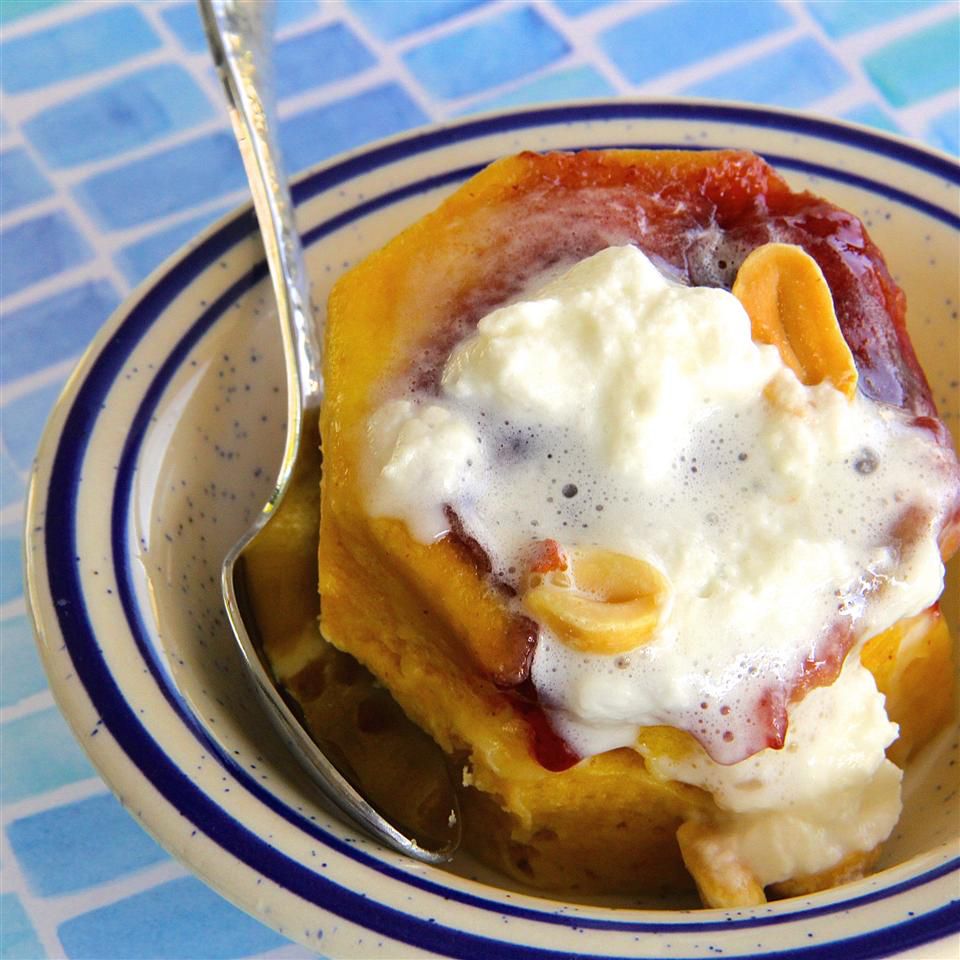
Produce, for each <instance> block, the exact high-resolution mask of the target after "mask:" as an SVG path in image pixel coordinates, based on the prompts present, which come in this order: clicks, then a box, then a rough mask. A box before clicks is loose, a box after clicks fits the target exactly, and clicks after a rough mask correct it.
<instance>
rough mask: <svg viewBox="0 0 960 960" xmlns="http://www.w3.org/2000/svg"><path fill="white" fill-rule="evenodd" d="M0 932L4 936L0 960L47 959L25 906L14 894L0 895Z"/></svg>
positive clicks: (0, 946) (0, 948)
mask: <svg viewBox="0 0 960 960" xmlns="http://www.w3.org/2000/svg"><path fill="white" fill-rule="evenodd" d="M0 931H2V934H3V942H2V943H0V960H38V958H40V957H46V955H47V954H46V952H45V951H44V949H43V947H42V946H40V941H39V940H38V939H37V932H36V931H35V930H34V929H33V926H32V925H31V923H30V918H29V917H28V916H27V912H26V911H25V910H24V909H23V904H22V903H21V902H20V900H19V899H18V898H17V896H16V895H15V894H13V893H4V894H0Z"/></svg>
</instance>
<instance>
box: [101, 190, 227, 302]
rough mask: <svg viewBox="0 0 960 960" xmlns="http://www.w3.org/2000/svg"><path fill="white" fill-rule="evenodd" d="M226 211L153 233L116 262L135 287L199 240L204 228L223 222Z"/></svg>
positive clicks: (221, 209)
mask: <svg viewBox="0 0 960 960" xmlns="http://www.w3.org/2000/svg"><path fill="white" fill-rule="evenodd" d="M226 209H227V208H226V207H218V208H217V209H216V210H211V211H209V212H208V213H205V214H203V215H202V216H199V217H191V218H190V219H189V220H185V221H184V222H183V223H178V224H177V225H176V226H173V227H167V228H166V229H164V230H158V231H157V232H156V233H151V234H149V235H148V236H146V237H144V238H143V239H142V240H138V241H137V242H136V243H131V244H129V245H128V246H126V247H122V248H121V249H120V250H119V251H117V253H116V255H115V256H114V260H115V261H116V263H117V266H118V267H120V269H121V270H122V271H123V275H124V276H125V277H126V278H127V280H129V281H130V283H131V284H137V283H139V282H140V281H141V280H143V278H144V277H146V276H148V275H149V274H150V273H151V272H152V271H153V270H154V269H155V268H156V267H158V266H160V264H161V263H163V261H164V260H166V259H167V257H169V256H170V254H172V253H175V252H176V251H177V250H179V249H180V248H181V247H182V246H184V244H186V243H188V242H189V241H190V240H192V239H193V238H194V237H195V236H197V235H198V234H199V233H200V232H201V231H202V230H203V228H204V227H206V226H209V225H210V224H211V223H213V221H214V220H217V219H219V218H220V217H221V216H222V215H223V214H224V213H225V212H226Z"/></svg>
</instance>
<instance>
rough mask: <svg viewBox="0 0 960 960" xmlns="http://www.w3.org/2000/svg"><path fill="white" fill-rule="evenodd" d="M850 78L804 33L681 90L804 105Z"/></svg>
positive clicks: (789, 104)
mask: <svg viewBox="0 0 960 960" xmlns="http://www.w3.org/2000/svg"><path fill="white" fill-rule="evenodd" d="M849 80H850V75H849V73H847V71H846V69H845V68H844V67H843V66H842V65H841V64H840V63H839V62H838V61H837V60H835V59H834V57H833V55H832V54H831V53H830V52H829V51H827V50H825V49H824V48H823V47H821V46H820V45H819V44H818V43H817V41H816V40H813V39H812V38H810V37H804V38H803V39H801V40H797V41H796V42H794V43H792V44H790V45H789V46H787V47H782V48H780V49H779V50H775V51H774V52H773V53H769V54H767V55H766V56H764V57H760V58H758V59H756V60H751V61H750V62H749V63H746V64H743V65H742V66H739V67H735V68H734V69H733V70H727V71H725V72H723V73H720V74H717V75H716V76H713V77H710V78H709V79H707V80H703V81H701V82H700V83H695V84H693V85H692V86H689V87H687V88H686V89H685V90H684V91H683V92H684V93H686V94H690V95H692V96H696V97H713V98H716V99H720V100H738V99H740V100H749V101H750V102H751V103H766V104H771V105H775V106H780V107H804V106H806V105H807V104H809V103H813V102H814V101H815V100H819V99H820V98H821V97H825V96H828V95H829V94H831V93H834V92H836V91H837V90H839V89H841V88H842V87H843V86H845V85H846V84H847V83H848V82H849Z"/></svg>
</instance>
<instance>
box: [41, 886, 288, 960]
mask: <svg viewBox="0 0 960 960" xmlns="http://www.w3.org/2000/svg"><path fill="white" fill-rule="evenodd" d="M59 934H60V940H61V942H62V943H63V945H64V947H65V948H66V951H67V954H68V955H69V956H70V957H71V958H75V960H129V958H130V957H138V958H157V960H197V957H198V955H202V956H203V958H204V960H221V958H222V960H227V958H229V957H237V956H245V955H249V954H250V953H255V952H257V951H262V950H269V949H271V948H273V947H278V946H281V945H282V944H284V943H286V940H285V938H283V937H281V936H279V935H278V934H276V933H273V931H271V930H268V929H267V928H266V927H264V926H263V925H262V924H259V923H257V922H256V921H254V920H251V919H250V918H249V917H247V916H245V915H244V914H242V913H240V912H239V911H238V910H236V909H235V908H234V907H231V906H230V905H229V904H227V902H226V901H225V900H222V899H220V897H218V896H217V895H216V894H215V893H213V891H211V890H210V889H209V888H207V887H205V886H204V885H203V884H202V883H201V882H200V881H199V880H194V879H193V878H192V877H190V878H184V879H182V880H174V881H171V882H170V883H165V884H163V885H162V886H159V887H155V888H154V889H152V890H149V891H147V892H146V893H141V894H137V895H136V896H133V897H129V898H127V899H125V900H118V901H117V902H116V903H113V904H110V906H107V907H101V908H100V909H97V910H91V911H90V912H89V913H86V914H83V915H81V916H79V917H76V918H75V919H73V920H68V921H67V922H66V923H64V924H63V925H62V926H61V927H60V929H59Z"/></svg>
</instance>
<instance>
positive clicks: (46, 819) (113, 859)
mask: <svg viewBox="0 0 960 960" xmlns="http://www.w3.org/2000/svg"><path fill="white" fill-rule="evenodd" d="M104 837H109V843H104V842H103V839H104ZM7 839H8V840H9V842H10V847H11V849H12V850H13V854H14V856H15V857H16V858H17V862H18V863H19V865H20V870H21V872H22V873H23V875H24V877H25V878H26V881H27V886H28V888H29V889H30V892H31V893H34V894H36V895H37V896H40V897H59V896H63V895H64V894H67V893H76V892H77V891H79V890H83V889H84V888H86V887H93V886H98V885H99V884H101V883H108V882H110V881H112V880H117V879H119V878H120V877H123V876H126V875H127V874H130V873H133V872H134V871H136V870H143V869H145V868H146V867H149V866H152V865H153V864H156V863H161V862H162V861H164V860H169V859H170V858H169V855H168V854H167V853H166V852H165V851H164V850H163V849H162V848H161V847H160V846H159V845H158V844H157V843H156V841H154V840H153V839H152V838H151V837H150V836H149V835H148V834H147V833H146V831H145V830H144V829H143V828H142V827H141V826H140V825H139V824H138V823H137V822H136V821H135V820H134V819H133V817H132V816H130V814H129V813H128V812H127V811H126V810H124V809H123V807H122V806H121V805H120V802H119V801H118V800H117V799H116V797H114V796H113V794H111V793H102V794H98V795H96V796H93V797H85V798H84V799H82V800H78V801H76V802H74V803H67V804H63V805H62V806H56V807H51V808H50V809H49V810H43V811H41V812H40V813H34V814H31V815H30V816H27V817H21V818H20V819H19V820H11V821H10V822H9V823H8V824H7Z"/></svg>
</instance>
